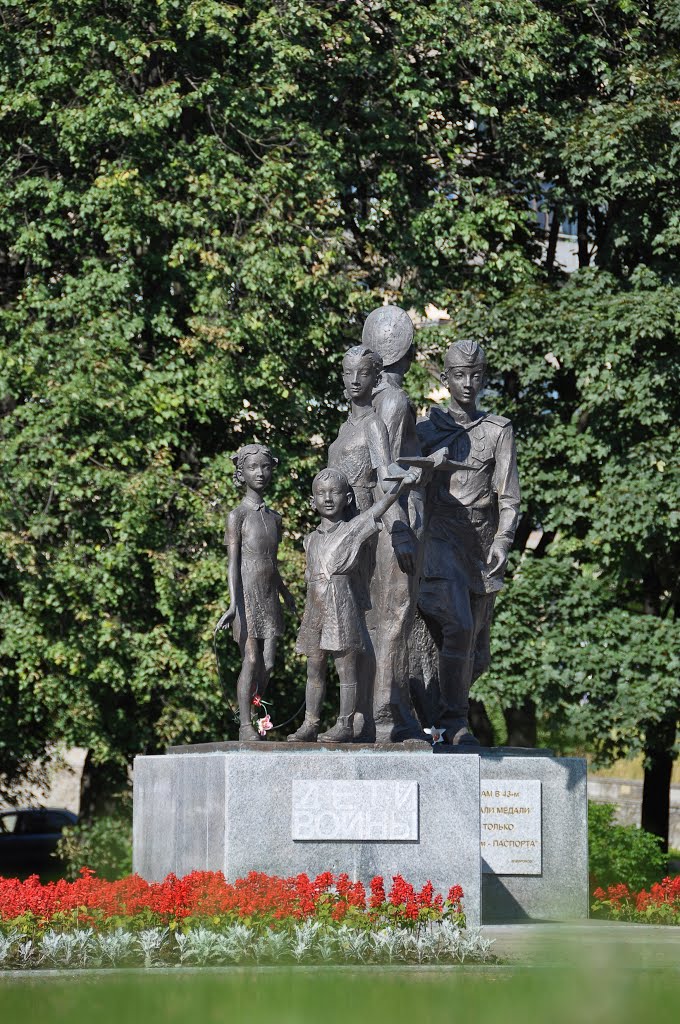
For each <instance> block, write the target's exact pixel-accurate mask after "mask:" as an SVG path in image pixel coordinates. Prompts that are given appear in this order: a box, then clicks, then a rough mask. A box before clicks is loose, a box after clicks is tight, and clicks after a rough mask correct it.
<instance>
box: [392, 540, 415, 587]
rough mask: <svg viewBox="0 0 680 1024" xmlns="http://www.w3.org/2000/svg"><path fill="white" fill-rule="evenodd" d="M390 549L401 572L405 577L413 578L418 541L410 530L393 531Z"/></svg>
mask: <svg viewBox="0 0 680 1024" xmlns="http://www.w3.org/2000/svg"><path fill="white" fill-rule="evenodd" d="M392 548H393V550H394V554H395V557H396V559H397V565H398V566H399V568H400V569H401V571H402V572H404V573H406V575H407V576H415V573H416V557H417V554H418V541H417V540H416V538H415V537H414V535H413V533H412V532H411V530H393V532H392Z"/></svg>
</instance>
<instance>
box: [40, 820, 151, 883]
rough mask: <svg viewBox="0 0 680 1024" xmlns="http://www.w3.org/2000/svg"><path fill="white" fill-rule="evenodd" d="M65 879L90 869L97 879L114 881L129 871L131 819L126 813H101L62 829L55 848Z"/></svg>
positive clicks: (130, 865)
mask: <svg viewBox="0 0 680 1024" xmlns="http://www.w3.org/2000/svg"><path fill="white" fill-rule="evenodd" d="M55 856H57V857H58V858H59V859H60V860H61V861H63V863H64V874H65V876H66V878H69V879H75V878H77V877H78V875H79V872H80V869H81V868H83V867H87V868H90V869H91V870H92V871H94V872H95V874H96V875H97V877H98V878H106V879H108V880H109V881H114V880H115V879H117V878H124V877H125V876H126V875H129V874H131V873H132V822H131V820H130V816H129V815H127V816H126V815H122V814H115V815H104V816H102V817H98V818H95V819H94V820H93V821H89V822H88V821H84V822H81V823H79V824H78V825H73V826H71V827H70V828H65V829H64V831H63V833H62V836H61V839H60V840H59V842H58V843H57V848H56V850H55Z"/></svg>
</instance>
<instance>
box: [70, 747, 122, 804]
mask: <svg viewBox="0 0 680 1024" xmlns="http://www.w3.org/2000/svg"><path fill="white" fill-rule="evenodd" d="M128 789H129V780H128V777H127V772H126V771H125V770H124V769H123V768H122V767H121V766H119V765H111V764H95V763H94V762H93V760H92V754H91V752H90V751H89V750H88V752H87V755H86V757H85V764H84V765H83V774H82V777H81V780H80V819H81V821H92V820H93V818H97V817H99V816H101V815H106V814H113V813H114V812H115V810H116V807H117V806H118V803H119V801H120V797H121V794H123V793H125V792H126V791H127V790H128Z"/></svg>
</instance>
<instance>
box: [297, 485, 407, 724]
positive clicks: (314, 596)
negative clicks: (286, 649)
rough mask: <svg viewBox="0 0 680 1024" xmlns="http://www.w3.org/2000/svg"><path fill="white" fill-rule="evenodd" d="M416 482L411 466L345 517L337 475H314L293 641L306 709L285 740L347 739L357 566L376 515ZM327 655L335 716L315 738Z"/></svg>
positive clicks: (359, 629)
mask: <svg viewBox="0 0 680 1024" xmlns="http://www.w3.org/2000/svg"><path fill="white" fill-rule="evenodd" d="M417 481H418V473H417V472H416V471H413V470H411V471H410V472H408V473H406V474H405V475H404V476H403V477H402V478H401V480H399V481H398V482H397V483H395V485H394V486H393V487H392V489H391V490H390V491H388V492H387V493H386V494H384V495H383V497H381V498H380V499H379V500H378V501H377V502H376V503H375V504H374V505H372V506H371V507H370V508H368V509H367V510H366V511H365V512H361V513H360V514H359V515H357V516H355V517H354V518H353V519H350V520H349V521H347V520H345V518H344V515H345V509H346V508H347V506H348V505H349V504H350V502H351V501H352V491H351V489H350V485H349V482H348V480H347V477H346V476H345V474H344V473H342V472H341V471H340V470H338V469H333V468H330V469H323V470H322V471H321V472H320V473H319V474H317V476H316V477H315V478H314V482H313V484H312V504H313V507H314V508H315V509H316V510H317V512H318V513H319V515H320V516H321V523H320V525H319V526H318V527H317V529H316V530H315V531H314V533H312V534H310V536H308V537H306V538H305V542H304V545H305V552H306V554H307V571H306V574H305V579H306V581H307V599H306V601H305V611H304V615H303V617H302V623H301V626H300V632H299V634H298V639H297V645H296V650H297V652H298V654H306V655H307V689H306V694H305V699H306V711H305V720H304V722H303V723H302V725H301V726H300V728H299V729H298V730H297V732H294V733H293V734H292V735H290V736H289V737H288V739H289V740H293V741H297V742H305V741H306V742H309V741H314V740H318V741H319V742H334V743H349V742H351V741H352V740H353V738H354V734H353V723H354V712H355V709H356V700H357V685H358V680H357V662H358V658H359V655H360V654H361V653H362V652H364V651H366V649H367V648H368V647H369V646H370V640H369V637H368V632H367V630H366V609H367V607H368V578H367V573H366V572H365V571H364V570H365V568H366V566H364V565H362V562H363V561H366V560H367V559H368V558H369V553H368V552H367V551H365V550H363V549H364V545H365V544H366V542H367V541H368V540H369V539H370V538H371V537H373V536H374V535H375V534H376V533H377V532H378V530H379V529H380V527H379V525H378V520H379V519H380V517H381V516H382V515H384V513H385V512H386V511H387V509H388V508H390V506H391V505H393V504H394V502H395V501H396V500H397V498H398V497H399V495H400V494H401V493H402V492H403V491H405V490H407V489H408V488H409V487H412V486H413V485H414V484H415V483H417ZM362 554H363V558H362ZM329 654H332V655H333V659H334V661H335V667H336V668H337V670H338V676H339V679H340V714H339V716H338V720H337V722H336V723H335V725H334V726H333V728H332V729H329V731H328V732H325V733H322V734H321V735H319V723H320V720H321V708H322V705H323V700H324V696H325V693H326V673H327V668H328V655H329Z"/></svg>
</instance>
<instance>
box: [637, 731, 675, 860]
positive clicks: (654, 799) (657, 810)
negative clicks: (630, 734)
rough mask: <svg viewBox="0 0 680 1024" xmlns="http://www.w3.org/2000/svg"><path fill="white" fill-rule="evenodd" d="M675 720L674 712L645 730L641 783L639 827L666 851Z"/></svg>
mask: <svg viewBox="0 0 680 1024" xmlns="http://www.w3.org/2000/svg"><path fill="white" fill-rule="evenodd" d="M676 726H677V719H676V717H675V715H673V716H672V718H671V717H669V718H667V719H664V720H663V721H661V722H659V723H658V725H655V726H654V727H653V728H651V727H650V728H649V729H648V730H647V736H646V742H645V758H646V761H645V779H644V783H643V786H642V827H643V829H644V830H645V831H646V832H651V833H652V835H655V836H658V837H659V838H660V839H661V843H662V846H663V849H664V850H665V851H667V850H668V826H669V818H670V788H671V772H672V771H673V746H674V744H675V730H676Z"/></svg>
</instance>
